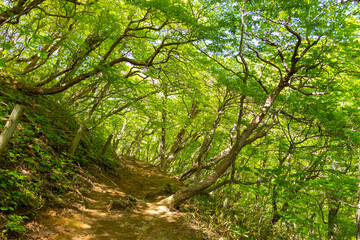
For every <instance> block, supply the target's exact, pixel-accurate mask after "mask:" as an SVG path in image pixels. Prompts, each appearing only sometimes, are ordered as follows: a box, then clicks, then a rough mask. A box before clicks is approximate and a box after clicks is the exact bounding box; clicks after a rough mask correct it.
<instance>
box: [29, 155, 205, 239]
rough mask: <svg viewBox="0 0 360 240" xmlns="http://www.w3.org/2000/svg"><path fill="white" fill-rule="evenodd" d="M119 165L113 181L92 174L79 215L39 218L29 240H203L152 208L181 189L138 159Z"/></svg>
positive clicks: (55, 213) (179, 217) (51, 213)
mask: <svg viewBox="0 0 360 240" xmlns="http://www.w3.org/2000/svg"><path fill="white" fill-rule="evenodd" d="M122 163H123V166H124V167H123V168H122V169H121V172H118V173H117V175H112V174H108V173H107V174H104V173H103V172H102V171H101V170H100V169H97V170H96V172H97V173H96V174H95V176H96V177H95V179H92V180H91V182H92V187H91V188H90V189H89V191H88V193H87V194H85V193H83V198H84V206H82V207H80V210H79V211H78V210H74V209H62V210H61V211H60V210H54V209H49V210H47V211H44V212H42V213H41V214H40V221H39V224H38V225H37V226H33V227H32V229H34V230H35V231H34V232H32V233H29V234H30V235H29V239H39V240H40V239H54V240H73V239H74V240H75V239H76V240H98V239H100V240H110V239H124V240H127V239H129V240H130V239H131V240H136V239H137V240H145V239H149V240H150V239H154V240H170V239H171V240H176V239H179V240H180V239H185V240H187V239H189V240H194V239H195V240H196V239H205V238H204V237H202V236H201V235H200V233H199V231H198V229H197V227H196V226H195V225H193V224H191V223H189V222H188V221H186V220H185V219H184V215H183V214H182V213H180V212H177V211H171V210H170V209H168V208H166V207H165V206H159V205H156V204H155V203H154V202H156V201H157V200H159V199H161V198H163V197H164V196H165V195H169V194H170V192H171V191H173V189H174V188H179V186H180V184H179V182H178V181H177V180H176V179H175V178H174V177H171V176H170V175H167V174H163V173H160V172H159V171H158V170H157V168H156V167H154V166H152V165H150V164H148V163H146V162H141V161H138V160H136V159H122ZM92 174H94V173H92ZM111 202H113V204H112V205H110V203H111ZM124 206H125V207H124Z"/></svg>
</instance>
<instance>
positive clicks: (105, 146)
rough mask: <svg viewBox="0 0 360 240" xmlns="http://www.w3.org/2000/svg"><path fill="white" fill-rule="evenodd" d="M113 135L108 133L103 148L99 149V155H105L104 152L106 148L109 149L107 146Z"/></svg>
mask: <svg viewBox="0 0 360 240" xmlns="http://www.w3.org/2000/svg"><path fill="white" fill-rule="evenodd" d="M113 136H114V135H112V134H110V135H109V136H108V138H107V140H106V143H105V145H104V147H103V150H102V151H101V155H105V153H106V152H107V150H108V149H109V146H110V145H111V140H112V138H113Z"/></svg>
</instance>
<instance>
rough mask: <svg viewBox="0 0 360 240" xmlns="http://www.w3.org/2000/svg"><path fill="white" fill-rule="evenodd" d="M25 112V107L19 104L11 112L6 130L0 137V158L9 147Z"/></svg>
mask: <svg viewBox="0 0 360 240" xmlns="http://www.w3.org/2000/svg"><path fill="white" fill-rule="evenodd" d="M24 111H25V107H24V106H21V105H19V104H16V105H15V107H14V109H13V111H12V112H11V115H10V118H9V119H8V121H7V122H6V124H5V127H4V130H3V131H2V132H1V135H0V157H2V155H3V154H4V152H5V149H6V147H7V145H8V144H9V142H10V139H11V137H12V135H13V134H14V132H15V130H16V126H17V125H18V123H19V121H20V118H21V116H22V115H23V113H24Z"/></svg>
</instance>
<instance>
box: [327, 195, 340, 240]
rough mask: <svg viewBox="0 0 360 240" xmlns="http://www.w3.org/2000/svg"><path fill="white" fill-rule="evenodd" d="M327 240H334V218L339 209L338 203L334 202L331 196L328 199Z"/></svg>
mask: <svg viewBox="0 0 360 240" xmlns="http://www.w3.org/2000/svg"><path fill="white" fill-rule="evenodd" d="M328 201H329V203H328V204H329V211H328V240H336V239H337V238H336V216H337V213H338V211H339V208H340V203H339V202H338V201H335V200H334V199H333V198H332V196H331V194H330V196H329V197H328Z"/></svg>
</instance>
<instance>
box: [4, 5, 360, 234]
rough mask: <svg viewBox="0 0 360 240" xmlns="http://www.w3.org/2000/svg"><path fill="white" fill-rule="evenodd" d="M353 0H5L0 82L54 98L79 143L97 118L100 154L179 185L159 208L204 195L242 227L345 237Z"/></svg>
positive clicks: (352, 228) (350, 205)
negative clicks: (105, 141)
mask: <svg viewBox="0 0 360 240" xmlns="http://www.w3.org/2000/svg"><path fill="white" fill-rule="evenodd" d="M359 10H360V7H359V4H358V1H338V0H307V1H294V0H288V1H274V0H270V1H250V0H248V1H246V0H242V1H237V0H190V1H187V0H177V1H175V0H117V1H110V0H56V1H48V0H32V1H24V0H17V1H3V2H2V3H0V33H1V36H2V37H1V38H0V56H1V59H0V81H2V82H4V83H6V84H7V85H8V86H11V87H13V88H16V89H20V90H22V91H24V92H25V93H26V94H28V95H30V96H33V95H50V96H49V97H51V98H53V99H54V100H56V101H58V102H59V103H61V104H64V105H67V106H68V108H69V111H71V113H72V114H74V115H75V116H76V117H77V119H78V121H79V122H80V123H81V124H82V126H83V128H82V130H81V131H80V130H79V131H78V134H79V139H80V138H81V136H82V134H83V132H82V131H94V129H101V131H102V132H103V134H104V137H107V136H108V135H111V137H109V141H110V142H111V143H112V151H113V152H114V153H116V154H118V155H130V156H133V157H136V158H138V159H140V160H143V161H148V162H150V163H153V164H156V165H157V166H158V167H159V169H161V170H162V171H164V172H170V173H172V174H174V175H176V176H177V177H178V179H179V180H180V181H183V182H185V183H186V185H187V187H186V188H184V189H182V190H180V191H178V192H176V193H174V194H173V195H171V196H170V197H168V198H166V199H164V200H162V201H161V203H163V204H167V205H170V206H173V207H179V206H180V205H181V204H182V203H184V201H186V200H188V199H190V198H193V197H194V196H197V195H199V194H202V196H203V201H208V202H211V201H212V199H215V200H216V201H218V202H221V203H223V204H220V205H221V206H220V205H216V206H211V205H209V208H214V209H216V211H215V210H214V212H213V213H212V214H215V215H216V214H220V213H219V212H218V211H221V212H222V215H221V217H223V218H224V219H225V218H226V217H229V218H231V222H232V226H231V229H232V230H233V231H234V234H235V233H236V236H237V237H241V239H269V238H268V237H269V236H270V238H272V239H326V238H327V239H352V238H353V237H354V236H355V234H356V221H355V209H356V201H357V199H356V193H357V191H358V185H357V184H358V180H357V177H358V170H357V169H358V164H359V161H358V154H359V150H358V149H359V148H360V146H359V145H360V136H359V123H360V118H359V108H360V103H359V99H358V98H359V90H358V89H360V88H359V87H360V81H359V77H360V71H359V67H358V65H359V61H360V59H359V46H360V36H359V25H360V19H359ZM74 134H75V133H74ZM76 144H77V143H74V142H73V145H72V146H71V149H72V150H71V151H70V152H71V153H72V154H74V153H75V152H76ZM69 147H70V146H69ZM198 198H199V197H198Z"/></svg>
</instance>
